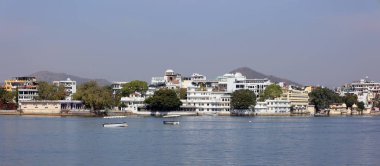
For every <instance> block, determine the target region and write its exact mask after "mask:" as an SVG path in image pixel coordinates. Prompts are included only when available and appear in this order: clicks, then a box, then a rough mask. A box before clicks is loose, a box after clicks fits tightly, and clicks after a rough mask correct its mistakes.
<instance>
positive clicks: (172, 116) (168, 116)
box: [163, 115, 181, 118]
mask: <svg viewBox="0 0 380 166" xmlns="http://www.w3.org/2000/svg"><path fill="white" fill-rule="evenodd" d="M180 116H181V115H165V116H163V118H177V117H180Z"/></svg>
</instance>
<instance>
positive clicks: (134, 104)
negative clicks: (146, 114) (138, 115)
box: [120, 92, 146, 112]
mask: <svg viewBox="0 0 380 166" xmlns="http://www.w3.org/2000/svg"><path fill="white" fill-rule="evenodd" d="M145 99H146V97H144V96H142V95H141V94H140V93H137V92H135V93H133V94H131V95H129V96H128V97H122V98H121V100H120V101H121V103H122V104H123V105H124V106H123V107H122V108H121V110H122V111H128V112H137V111H139V109H140V108H142V107H144V106H145V104H144V101H145Z"/></svg>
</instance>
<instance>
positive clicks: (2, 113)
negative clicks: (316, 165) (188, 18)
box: [0, 110, 380, 117]
mask: <svg viewBox="0 0 380 166" xmlns="http://www.w3.org/2000/svg"><path fill="white" fill-rule="evenodd" d="M165 115H181V116H241V117H249V116H251V117H255V116H257V117H260V116H263V117H314V115H310V114H241V115H233V114H231V113H229V112H216V113H200V112H184V111H172V112H150V111H143V112H137V113H136V112H124V111H111V112H109V114H108V116H153V117H160V116H165ZM0 116H56V117H103V116H99V115H96V114H94V113H91V112H62V113H22V112H20V111H18V110H0ZM355 116H380V114H379V113H371V114H364V115H346V114H343V115H335V114H332V115H330V117H355Z"/></svg>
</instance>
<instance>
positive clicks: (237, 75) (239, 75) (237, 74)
mask: <svg viewBox="0 0 380 166" xmlns="http://www.w3.org/2000/svg"><path fill="white" fill-rule="evenodd" d="M242 76H243V74H241V73H235V77H242Z"/></svg>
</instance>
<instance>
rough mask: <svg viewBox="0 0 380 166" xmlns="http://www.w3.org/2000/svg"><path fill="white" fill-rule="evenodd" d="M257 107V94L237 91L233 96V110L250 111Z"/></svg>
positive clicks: (248, 91)
mask: <svg viewBox="0 0 380 166" xmlns="http://www.w3.org/2000/svg"><path fill="white" fill-rule="evenodd" d="M255 105H256V94H255V92H253V91H251V90H248V89H241V90H237V91H235V92H233V93H232V95H231V107H232V108H233V109H249V108H250V107H254V106H255Z"/></svg>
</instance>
